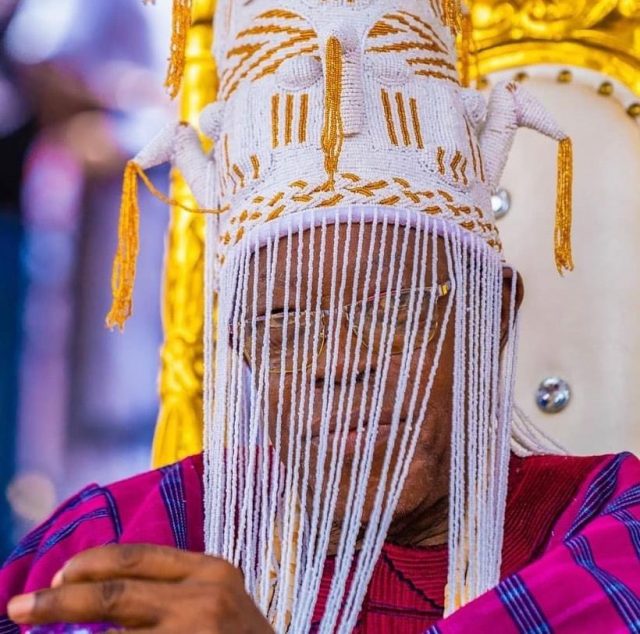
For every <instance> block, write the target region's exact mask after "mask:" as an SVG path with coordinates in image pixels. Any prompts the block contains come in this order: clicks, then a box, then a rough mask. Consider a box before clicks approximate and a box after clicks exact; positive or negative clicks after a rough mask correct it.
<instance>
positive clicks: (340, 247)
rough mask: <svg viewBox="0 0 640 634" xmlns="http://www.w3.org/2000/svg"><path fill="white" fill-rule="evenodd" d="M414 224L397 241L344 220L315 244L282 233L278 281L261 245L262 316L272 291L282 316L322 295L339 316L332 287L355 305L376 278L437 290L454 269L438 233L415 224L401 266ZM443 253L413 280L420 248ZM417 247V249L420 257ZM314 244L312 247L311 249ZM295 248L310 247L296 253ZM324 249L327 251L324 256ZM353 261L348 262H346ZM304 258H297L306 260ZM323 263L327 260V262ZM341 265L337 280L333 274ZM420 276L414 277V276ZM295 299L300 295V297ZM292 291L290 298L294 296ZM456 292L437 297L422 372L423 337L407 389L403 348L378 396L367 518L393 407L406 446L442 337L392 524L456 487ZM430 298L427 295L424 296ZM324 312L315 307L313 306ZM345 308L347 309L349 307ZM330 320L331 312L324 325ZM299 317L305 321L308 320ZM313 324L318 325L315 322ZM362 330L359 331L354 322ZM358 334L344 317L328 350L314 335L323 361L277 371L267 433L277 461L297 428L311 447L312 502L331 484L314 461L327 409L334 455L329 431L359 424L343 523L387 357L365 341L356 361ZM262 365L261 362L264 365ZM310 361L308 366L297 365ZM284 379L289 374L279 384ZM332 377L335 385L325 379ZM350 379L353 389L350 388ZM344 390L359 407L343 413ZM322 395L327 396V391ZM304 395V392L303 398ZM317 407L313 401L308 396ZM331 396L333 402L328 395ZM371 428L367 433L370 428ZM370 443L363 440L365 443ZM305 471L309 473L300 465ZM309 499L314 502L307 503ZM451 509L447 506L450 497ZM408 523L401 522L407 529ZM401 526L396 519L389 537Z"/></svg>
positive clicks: (388, 287)
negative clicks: (407, 428) (452, 460)
mask: <svg viewBox="0 0 640 634" xmlns="http://www.w3.org/2000/svg"><path fill="white" fill-rule="evenodd" d="M406 231H407V229H405V228H402V227H401V228H400V229H399V230H398V231H397V234H396V236H395V242H396V243H397V244H396V245H395V248H394V244H393V243H394V230H393V229H392V228H390V227H389V228H387V230H386V235H383V229H382V228H381V226H380V225H378V226H376V225H373V224H363V225H355V226H352V228H351V232H350V236H349V237H348V236H347V228H346V225H330V226H328V227H326V230H325V231H324V238H323V240H324V245H322V244H321V237H320V236H321V231H320V230H316V231H315V236H314V238H313V242H314V246H313V249H311V240H312V238H311V234H310V232H309V231H305V232H303V233H302V234H297V235H294V236H292V237H291V238H290V239H289V241H288V246H287V238H283V239H281V240H280V243H279V248H278V253H277V256H276V257H275V258H274V260H273V267H272V272H275V283H273V282H271V283H270V282H269V277H270V275H269V274H268V269H269V267H268V256H267V253H266V250H265V249H264V248H263V249H262V250H261V251H260V254H259V265H258V266H259V273H258V275H257V280H255V278H254V277H253V275H252V274H250V280H249V287H250V288H252V287H253V284H254V282H256V281H257V287H256V288H257V291H258V292H257V297H258V302H257V307H256V312H257V315H258V316H262V315H264V314H265V312H266V309H267V298H268V297H269V296H271V298H272V302H273V303H272V309H271V310H272V315H274V314H277V313H281V312H283V311H284V309H285V305H287V304H288V307H289V318H291V317H292V316H293V314H294V311H296V312H297V311H304V310H306V309H307V308H311V310H314V311H315V310H316V307H317V302H318V301H319V305H320V307H321V309H325V310H326V311H331V310H333V311H334V314H335V318H338V317H339V316H340V314H344V311H343V313H338V311H337V310H336V306H337V303H336V300H335V298H334V300H333V303H332V293H333V294H334V295H335V293H336V292H337V290H339V289H340V288H341V287H344V300H343V301H344V304H345V305H350V304H352V303H353V302H359V301H362V300H366V299H367V298H371V297H372V296H374V295H375V294H376V280H377V279H379V280H380V282H379V287H378V291H379V293H382V294H389V293H394V292H399V291H406V290H409V289H415V288H417V287H429V288H431V287H433V286H438V285H444V284H445V283H446V282H448V281H450V272H449V266H448V263H447V253H446V246H445V242H444V240H443V239H442V238H440V237H438V238H436V239H435V240H434V239H433V237H427V236H426V235H425V234H424V233H423V234H422V235H420V236H417V235H416V232H415V231H414V230H408V231H409V237H408V242H407V247H406V254H405V257H404V266H402V267H399V263H400V259H401V258H400V252H401V245H402V242H403V237H404V235H405V232H406ZM359 242H360V244H361V248H360V253H361V255H360V258H358V256H357V252H358V248H357V245H358V243H359ZM434 248H435V249H436V250H437V264H436V265H435V267H433V266H431V265H428V266H426V267H418V270H421V271H422V275H423V279H417V278H416V277H415V270H416V267H415V266H414V263H415V261H414V255H419V259H420V260H421V261H424V262H429V263H431V262H433V259H432V256H433V249H434ZM335 249H337V251H336V253H337V260H336V262H337V266H335V267H334V266H333V254H334V250H335ZM416 250H418V251H419V252H418V254H416ZM311 251H313V254H312V253H311ZM298 254H303V257H302V258H298ZM322 254H323V255H322ZM345 258H346V262H345ZM288 259H289V260H290V262H291V263H292V264H290V272H289V275H287V260H288ZM299 260H300V261H299ZM321 260H322V262H321ZM393 262H395V274H394V275H392V276H390V275H389V269H390V267H391V266H392V263H393ZM368 265H370V270H369V275H365V272H366V269H367V266H368ZM333 271H335V277H334V275H332V272H333ZM412 276H413V277H412ZM296 296H298V301H296ZM287 298H288V301H287ZM450 300H451V295H445V296H443V297H441V298H440V299H438V300H436V301H435V305H434V306H435V308H434V313H433V323H432V328H431V331H430V334H431V335H432V337H433V338H432V339H431V341H430V342H429V343H428V345H427V347H426V355H425V357H424V360H423V364H422V369H421V370H419V356H420V355H419V347H420V346H421V345H422V342H423V338H422V335H419V337H418V339H417V340H416V343H417V348H418V349H417V350H416V351H415V353H414V354H412V355H411V360H410V363H409V373H408V382H407V384H406V387H405V389H404V390H403V393H402V394H400V393H399V390H398V386H399V383H400V381H401V365H402V359H403V355H402V353H400V354H392V355H391V357H390V361H389V366H388V370H387V374H386V377H385V380H384V381H383V384H382V388H381V393H382V399H381V403H382V406H381V410H380V416H379V423H378V431H377V435H376V439H375V445H374V451H373V460H372V467H371V472H370V476H369V479H368V481H367V494H366V497H365V505H364V513H363V522H366V521H367V519H368V517H369V516H370V512H371V507H372V504H373V500H374V498H375V493H376V489H377V486H378V482H379V480H380V476H381V472H382V468H383V463H384V459H385V452H386V450H387V446H388V440H389V431H390V424H391V421H392V413H393V410H394V407H395V406H396V403H397V402H398V401H401V406H400V417H399V420H400V423H399V425H400V426H399V433H398V436H397V437H396V441H395V447H396V448H397V446H398V445H399V439H400V437H401V434H402V431H403V425H404V424H405V422H406V421H407V420H408V419H409V411H410V402H411V396H412V394H413V392H414V388H416V389H417V397H418V398H417V406H416V408H415V411H414V415H413V420H414V421H415V420H416V417H417V415H418V414H417V413H418V411H419V409H420V404H421V403H422V400H423V397H424V395H425V393H426V392H427V385H428V381H429V377H430V374H431V372H432V368H433V366H434V356H435V354H436V347H437V342H438V340H439V338H440V337H441V336H443V337H444V339H443V346H442V350H441V353H440V357H439V360H438V363H437V368H436V371H435V377H434V381H433V387H432V390H431V396H430V399H429V401H428V407H427V409H426V414H425V416H424V419H423V420H422V421H420V432H419V439H418V443H417V446H416V450H415V454H414V456H413V459H412V460H411V462H410V465H409V470H408V475H407V478H406V481H405V483H404V487H403V489H402V493H401V495H400V500H399V503H398V505H397V508H396V511H395V515H394V523H395V525H396V526H398V527H403V526H406V524H407V522H409V523H411V522H413V519H412V518H413V517H414V516H415V515H419V514H420V512H421V510H428V509H433V508H434V507H436V506H437V507H441V506H442V503H443V502H446V499H447V495H448V486H449V449H450V436H451V418H452V416H451V414H452V386H453V365H454V363H453V360H454V327H453V324H454V311H453V309H452V311H451V315H450V317H449V319H448V323H447V325H446V330H445V332H443V328H444V326H443V320H444V318H445V314H446V308H447V302H449V301H450ZM425 302H427V303H428V302H429V296H427V297H426V298H425ZM316 312H317V311H316ZM347 312H348V311H347ZM328 320H329V317H328V313H325V317H324V323H325V324H326V323H327V322H328ZM301 323H304V322H303V321H302V322H301ZM312 323H313V322H312ZM356 330H357V328H356ZM369 332H370V330H369V327H368V326H365V327H364V332H363V336H364V337H365V338H366V337H367V336H368V335H369ZM293 338H294V336H293V326H291V327H290V330H289V343H288V344H286V345H291V341H292V340H293ZM306 339H307V348H308V354H309V359H311V356H312V355H311V348H313V347H314V344H313V341H312V339H313V338H312V337H311V335H310V336H309V337H307V338H306ZM356 339H357V337H356V336H355V334H354V329H353V325H352V324H351V323H350V322H349V319H348V318H347V317H343V318H342V321H341V325H340V327H339V342H338V345H337V346H334V347H333V351H329V354H328V345H327V343H328V342H327V341H326V339H324V340H322V343H318V340H316V344H315V348H316V349H317V350H319V354H318V355H317V363H316V364H315V365H316V367H315V368H312V367H308V366H310V365H311V363H310V362H309V363H308V364H306V366H307V367H300V368H299V369H298V370H297V371H295V372H289V373H286V374H281V373H279V372H277V371H274V372H273V373H272V374H271V375H270V380H269V385H268V390H267V393H268V407H267V409H268V412H269V414H268V416H269V421H268V425H269V435H270V439H271V443H272V444H273V445H274V446H277V447H279V450H280V459H281V461H282V462H283V463H286V460H287V455H288V452H289V449H290V445H291V446H292V447H294V446H295V445H294V444H293V443H294V442H295V438H296V435H298V434H299V433H300V438H301V439H302V449H301V451H302V455H304V452H305V450H306V449H307V445H309V446H308V450H309V456H310V469H309V478H310V479H309V490H308V491H307V497H308V499H309V500H311V499H312V496H313V494H314V493H317V494H320V495H321V496H322V497H323V498H324V496H325V493H323V491H326V490H327V488H328V485H327V484H326V480H327V475H328V473H329V462H330V460H325V463H324V464H323V466H322V468H321V469H320V472H324V474H325V476H324V480H325V481H324V483H322V485H321V486H319V483H318V482H317V475H316V474H315V472H316V467H317V460H318V451H319V437H318V434H319V431H320V426H321V420H322V418H323V415H324V416H325V417H327V418H328V420H329V430H330V433H329V437H328V446H329V450H328V457H331V456H332V453H331V447H332V443H333V439H334V434H333V433H332V432H333V431H334V430H335V429H336V426H337V425H338V424H339V419H340V416H342V420H344V419H345V417H346V420H347V421H348V423H347V427H348V428H349V429H350V430H352V431H351V432H350V433H349V435H348V436H347V440H346V444H345V447H346V449H345V453H344V463H343V467H342V470H341V471H340V481H339V491H338V496H337V506H336V512H335V516H334V523H335V524H336V525H339V524H340V523H341V519H342V518H343V517H344V514H345V511H346V509H345V502H346V500H347V491H348V488H349V479H350V474H351V468H352V464H353V462H354V457H355V447H356V431H355V427H356V424H357V421H358V415H359V413H360V407H361V406H363V411H365V412H366V416H365V418H364V421H363V423H364V427H365V430H367V431H368V433H372V431H371V428H370V425H371V423H372V420H371V418H372V407H371V405H372V403H371V400H372V394H373V391H374V390H373V385H374V383H375V382H376V379H377V378H379V377H380V376H381V375H380V373H384V367H383V366H384V364H380V363H379V359H378V356H377V354H367V353H368V352H369V350H368V349H367V347H366V346H361V349H360V354H359V355H358V357H357V358H356V355H355V348H356V345H357V344H356ZM298 344H299V355H302V352H301V351H302V349H303V347H304V345H305V342H304V337H299V341H298ZM257 365H258V366H259V362H257ZM298 365H299V366H300V365H302V366H305V364H298ZM281 377H284V380H283V381H281V380H280V379H281ZM329 383H332V384H333V385H328V384H329ZM350 386H351V387H350ZM331 388H333V390H335V392H334V394H335V395H336V396H334V399H333V404H331V405H327V402H326V400H327V399H326V395H327V392H328V391H329V390H330V389H331ZM341 389H343V390H345V392H344V393H345V395H347V396H346V397H345V404H346V402H347V401H348V400H349V399H348V395H349V393H350V390H351V394H352V398H353V400H352V407H351V408H350V410H349V408H348V406H347V407H345V408H343V410H342V413H341V414H340V415H339V413H338V410H339V405H338V402H339V398H338V397H337V394H339V392H340V390H341ZM323 394H324V397H325V398H323ZM303 395H304V397H303ZM311 401H313V405H312V406H310V405H309V404H310V402H311ZM330 402H331V401H330ZM308 421H310V424H311V441H310V442H308V441H307V440H306V438H307V431H306V430H307V424H308ZM367 431H365V435H366V433H367ZM362 442H363V443H364V440H363V441H362ZM396 457H397V451H394V452H393V453H392V461H391V466H392V468H393V466H394V464H395V459H396ZM301 473H302V471H301ZM309 503H310V502H309ZM445 506H446V504H445ZM401 530H404V529H401ZM393 531H394V526H393V525H392V529H391V534H393Z"/></svg>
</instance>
